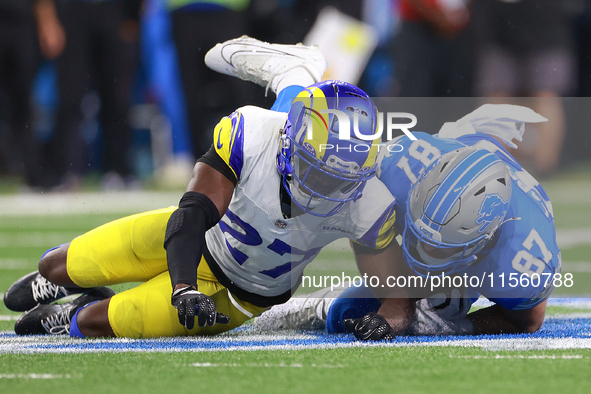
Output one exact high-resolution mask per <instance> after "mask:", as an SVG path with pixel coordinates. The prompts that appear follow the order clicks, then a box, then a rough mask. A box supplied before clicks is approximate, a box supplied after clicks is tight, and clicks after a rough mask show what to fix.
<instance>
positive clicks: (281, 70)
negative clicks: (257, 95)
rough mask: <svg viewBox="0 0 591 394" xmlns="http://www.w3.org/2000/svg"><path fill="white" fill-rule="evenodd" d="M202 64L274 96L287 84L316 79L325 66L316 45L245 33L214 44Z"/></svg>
mask: <svg viewBox="0 0 591 394" xmlns="http://www.w3.org/2000/svg"><path fill="white" fill-rule="evenodd" d="M205 64H206V65H207V66H208V67H209V68H211V69H212V70H215V71H217V72H220V73H222V74H227V75H231V76H234V77H237V78H240V79H243V80H245V81H252V82H255V83H257V84H259V85H261V86H264V87H265V88H266V89H267V90H268V89H271V90H272V91H273V92H275V94H277V95H278V96H279V94H280V93H281V92H282V91H283V90H284V89H286V88H287V87H290V86H299V87H302V86H309V85H312V84H314V83H316V82H320V81H321V80H322V75H323V74H324V71H325V70H326V67H327V62H326V59H325V58H324V56H323V55H322V52H320V50H319V49H318V48H317V47H313V46H305V45H302V44H297V45H281V44H270V43H267V42H263V41H259V40H256V39H254V38H251V37H248V36H242V37H240V38H236V39H233V40H229V41H226V42H223V43H220V44H217V45H216V46H215V47H213V48H212V49H210V50H209V51H208V52H207V54H206V55H205ZM290 97H293V96H290ZM285 112H287V111H285Z"/></svg>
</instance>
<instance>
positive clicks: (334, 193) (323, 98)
mask: <svg viewBox="0 0 591 394" xmlns="http://www.w3.org/2000/svg"><path fill="white" fill-rule="evenodd" d="M377 130H378V110H377V108H376V106H375V104H374V102H373V101H372V99H371V98H370V97H369V96H368V95H367V93H365V92H364V91H363V90H361V89H359V88H358V87H356V86H353V85H351V84H349V83H346V82H341V81H334V80H331V81H324V82H320V83H316V84H314V85H311V86H309V87H308V88H306V89H304V90H303V91H302V92H301V93H300V94H299V95H298V96H297V97H296V98H295V99H294V101H293V102H292V105H291V108H290V110H289V114H288V118H287V122H286V125H285V128H284V130H283V134H282V137H281V144H280V147H279V153H278V155H277V168H278V170H279V172H280V173H281V174H282V175H283V184H284V187H285V189H286V191H287V192H288V193H289V196H290V197H291V199H292V202H293V203H294V204H295V205H296V206H298V207H299V208H300V209H302V210H303V211H304V212H307V213H310V214H312V215H315V216H321V217H327V216H331V215H334V214H335V213H337V212H338V211H339V210H340V209H341V208H342V207H343V206H344V205H345V204H346V203H347V202H349V201H355V200H357V199H359V198H360V197H361V193H362V191H363V188H364V186H365V183H366V182H367V181H368V180H369V179H370V178H372V177H373V176H374V175H375V173H376V156H377V153H378V145H377V144H379V142H380V141H379V135H378V134H377Z"/></svg>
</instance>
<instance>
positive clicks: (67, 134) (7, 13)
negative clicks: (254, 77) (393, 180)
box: [0, 0, 591, 193]
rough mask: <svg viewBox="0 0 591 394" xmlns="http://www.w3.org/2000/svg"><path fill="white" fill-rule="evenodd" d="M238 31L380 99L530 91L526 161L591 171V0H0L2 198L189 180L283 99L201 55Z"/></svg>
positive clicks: (530, 165)
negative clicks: (250, 113)
mask: <svg viewBox="0 0 591 394" xmlns="http://www.w3.org/2000/svg"><path fill="white" fill-rule="evenodd" d="M243 34H247V35H249V36H252V37H255V38H258V39H260V40H264V41H269V42H275V43H284V44H294V43H297V42H304V43H306V44H315V45H319V46H320V47H321V49H323V52H324V53H325V54H326V56H327V58H328V60H329V68H328V70H327V73H326V74H325V78H339V79H343V80H347V81H348V82H352V83H355V84H358V85H359V86H360V87H361V88H362V89H364V90H365V91H367V92H368V93H369V94H370V95H371V96H373V97H487V98H488V99H487V101H492V102H507V103H510V102H512V98H517V97H519V98H524V97H527V98H529V99H528V100H529V101H528V102H527V103H528V104H527V105H528V106H530V107H531V108H533V109H534V110H536V111H537V112H539V113H541V114H542V115H544V116H546V117H547V118H549V119H550V121H549V122H548V123H547V124H545V125H544V126H542V127H538V128H537V129H535V130H532V131H529V130H528V131H526V138H525V139H524V141H523V142H522V144H521V146H520V148H519V150H518V151H517V152H516V155H517V156H518V158H519V159H520V160H521V161H522V164H523V165H524V167H525V168H526V169H528V170H529V171H530V172H532V174H534V176H536V177H539V178H540V179H544V178H550V177H556V176H557V174H558V175H560V174H563V173H564V172H565V171H566V172H568V171H571V172H572V171H573V169H575V170H574V171H576V169H577V168H583V169H584V170H583V172H585V171H586V169H587V168H591V167H589V165H588V164H589V162H588V161H589V160H590V157H589V156H590V155H589V153H590V152H591V150H590V149H589V139H590V136H589V131H588V129H587V128H586V127H584V126H582V125H588V124H589V120H591V119H587V118H589V117H591V101H590V100H589V99H586V97H589V96H591V0H473V1H470V0H315V1H313V0H206V1H194V0H0V192H5V193H15V192H17V193H22V192H31V193H41V192H42V193H46V192H69V191H81V190H82V191H84V190H137V189H153V188H156V189H173V190H174V189H184V188H185V186H186V184H187V182H188V180H189V178H190V172H191V170H192V167H193V164H194V161H195V159H196V158H197V157H199V156H200V155H201V154H203V153H204V152H205V151H206V150H207V149H208V148H209V146H210V145H211V142H212V141H211V138H212V130H213V127H214V126H215V124H216V123H217V122H218V121H219V119H220V118H221V117H222V116H225V115H228V114H229V113H231V112H232V111H234V109H236V108H237V107H239V106H242V105H247V104H253V105H258V106H263V107H270V106H271V105H272V103H273V101H274V98H275V97H274V96H273V94H272V93H269V95H268V96H265V89H264V88H262V87H260V86H256V85H254V84H252V83H250V82H244V81H240V80H238V79H236V78H232V77H229V76H225V75H221V74H217V73H215V72H213V71H211V70H209V69H208V68H207V67H206V66H205V64H204V62H203V57H204V55H205V53H206V52H207V50H209V49H210V48H211V47H213V46H214V45H215V44H216V43H218V42H222V41H225V40H228V39H232V38H236V37H239V36H241V35H243ZM566 98H569V99H568V100H567V99H566ZM452 103H453V101H452ZM519 103H520V104H522V103H523V101H519ZM438 105H439V104H438ZM438 111H439V112H442V111H443V112H445V111H444V109H443V110H442V108H441V105H439V108H438ZM449 112H450V118H449V119H444V120H445V121H454V120H457V118H458V116H456V114H455V113H453V112H454V111H452V110H450V111H449ZM452 113H453V115H452ZM461 115H463V114H460V116H461ZM575 118H576V121H575V120H573V119H575ZM575 124H576V125H577V126H576V127H575V126H573V125H575ZM439 125H440V124H439ZM420 126H421V124H420V122H419V128H418V129H420V130H421V131H427V132H431V133H435V132H437V131H438V128H437V126H432V125H426V126H425V127H426V129H421V128H420ZM418 129H417V130H418Z"/></svg>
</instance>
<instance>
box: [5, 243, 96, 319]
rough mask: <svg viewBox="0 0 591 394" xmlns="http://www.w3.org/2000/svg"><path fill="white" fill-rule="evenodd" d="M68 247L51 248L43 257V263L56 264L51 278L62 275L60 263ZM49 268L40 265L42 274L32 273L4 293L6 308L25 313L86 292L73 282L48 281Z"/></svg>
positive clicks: (38, 272)
mask: <svg viewBox="0 0 591 394" xmlns="http://www.w3.org/2000/svg"><path fill="white" fill-rule="evenodd" d="M68 245H69V244H68ZM68 245H60V246H56V247H54V248H51V249H49V250H48V251H47V252H45V253H44V254H43V256H42V257H41V261H42V262H44V261H45V262H47V261H50V260H51V261H53V262H54V263H55V264H53V265H52V266H55V267H56V272H55V274H51V276H58V275H61V274H60V273H59V263H58V262H59V260H60V258H61V257H62V256H65V253H66V251H67V247H68ZM48 256H49V257H48ZM64 261H65V260H64ZM48 267H49V265H47V264H45V263H44V264H41V263H40V270H42V272H40V271H34V272H31V273H30V274H28V275H25V276H23V277H22V278H20V279H19V280H17V281H16V282H14V283H13V284H12V285H11V286H10V287H9V288H8V290H7V291H6V293H4V304H5V305H6V307H7V308H8V309H10V310H13V311H15V312H25V311H28V310H31V309H33V308H34V307H35V306H37V304H49V303H51V302H53V301H56V300H59V299H61V298H63V297H66V296H69V295H71V294H76V293H81V292H84V291H85V290H86V289H83V288H81V287H79V286H76V285H75V284H74V283H73V282H71V281H59V282H52V281H50V280H47V279H46V277H49V275H50V274H49V273H48V272H46V270H47V268H48ZM64 267H65V263H64ZM62 284H64V285H62Z"/></svg>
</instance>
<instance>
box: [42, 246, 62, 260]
mask: <svg viewBox="0 0 591 394" xmlns="http://www.w3.org/2000/svg"><path fill="white" fill-rule="evenodd" d="M64 245H65V244H61V245H59V246H54V247H53V248H51V249H47V250H46V251H45V253H43V255H42V256H41V259H42V258H43V257H45V255H46V254H47V253H49V252H51V251H52V250H56V249H57V248H61V247H62V246H64ZM41 259H39V260H41Z"/></svg>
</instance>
